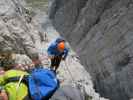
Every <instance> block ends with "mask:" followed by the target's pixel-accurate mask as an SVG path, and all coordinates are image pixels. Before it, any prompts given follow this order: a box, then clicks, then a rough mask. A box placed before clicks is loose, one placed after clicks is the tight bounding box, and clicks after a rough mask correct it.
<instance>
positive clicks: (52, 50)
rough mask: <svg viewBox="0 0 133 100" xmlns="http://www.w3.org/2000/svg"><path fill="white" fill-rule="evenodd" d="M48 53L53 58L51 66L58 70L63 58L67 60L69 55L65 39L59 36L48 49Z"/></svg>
mask: <svg viewBox="0 0 133 100" xmlns="http://www.w3.org/2000/svg"><path fill="white" fill-rule="evenodd" d="M47 53H48V56H49V58H50V59H51V65H50V68H51V69H52V70H54V71H55V72H56V70H57V69H58V67H59V65H60V62H61V60H65V59H66V57H67V55H68V48H66V46H65V40H64V39H63V38H62V37H59V38H57V39H55V40H54V41H52V42H51V43H50V45H49V47H48V49H47Z"/></svg>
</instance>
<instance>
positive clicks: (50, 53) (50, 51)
mask: <svg viewBox="0 0 133 100" xmlns="http://www.w3.org/2000/svg"><path fill="white" fill-rule="evenodd" d="M55 46H56V45H54V44H50V46H49V47H48V49H47V53H48V55H54V49H55V48H56V47H55Z"/></svg>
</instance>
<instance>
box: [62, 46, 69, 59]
mask: <svg viewBox="0 0 133 100" xmlns="http://www.w3.org/2000/svg"><path fill="white" fill-rule="evenodd" d="M68 51H69V50H68V48H65V50H64V56H63V58H64V59H66V57H67V55H68Z"/></svg>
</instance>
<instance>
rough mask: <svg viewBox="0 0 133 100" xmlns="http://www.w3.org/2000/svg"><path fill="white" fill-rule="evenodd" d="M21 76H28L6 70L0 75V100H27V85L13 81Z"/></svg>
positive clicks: (16, 71) (25, 73)
mask: <svg viewBox="0 0 133 100" xmlns="http://www.w3.org/2000/svg"><path fill="white" fill-rule="evenodd" d="M22 75H28V73H27V72H23V71H19V70H8V71H6V72H4V73H3V74H1V75H0V100H29V99H28V98H29V97H28V87H27V85H26V84H25V83H23V82H17V81H15V80H13V77H19V76H22ZM19 80H20V79H18V81H19ZM20 81H21V80H20Z"/></svg>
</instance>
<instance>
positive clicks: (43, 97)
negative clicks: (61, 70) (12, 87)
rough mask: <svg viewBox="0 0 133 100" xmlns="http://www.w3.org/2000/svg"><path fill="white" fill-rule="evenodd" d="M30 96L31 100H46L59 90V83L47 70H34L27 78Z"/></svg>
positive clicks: (52, 73) (51, 72) (53, 74)
mask: <svg viewBox="0 0 133 100" xmlns="http://www.w3.org/2000/svg"><path fill="white" fill-rule="evenodd" d="M28 85H29V92H30V96H31V98H32V99H33V100H48V99H49V98H50V97H51V96H52V95H53V93H54V92H55V91H56V90H57V89H58V88H59V81H58V79H57V78H56V75H55V73H54V72H53V71H51V70H49V69H43V68H41V69H34V70H33V71H32V73H31V75H30V76H29V77H28Z"/></svg>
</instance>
